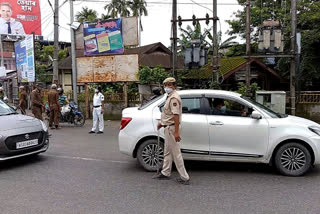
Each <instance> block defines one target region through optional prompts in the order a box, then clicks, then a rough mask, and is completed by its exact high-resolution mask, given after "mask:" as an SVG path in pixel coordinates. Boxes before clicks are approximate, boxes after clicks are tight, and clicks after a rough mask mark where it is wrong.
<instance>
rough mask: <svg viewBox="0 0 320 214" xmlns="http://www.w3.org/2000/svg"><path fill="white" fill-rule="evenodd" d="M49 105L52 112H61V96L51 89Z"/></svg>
mask: <svg viewBox="0 0 320 214" xmlns="http://www.w3.org/2000/svg"><path fill="white" fill-rule="evenodd" d="M48 104H49V108H50V109H51V110H59V109H60V103H59V94H58V92H57V90H55V89H50V91H49V93H48Z"/></svg>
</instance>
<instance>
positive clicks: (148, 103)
mask: <svg viewBox="0 0 320 214" xmlns="http://www.w3.org/2000/svg"><path fill="white" fill-rule="evenodd" d="M163 96H164V95H160V96H158V97H155V98H154V99H151V100H149V101H148V102H146V103H144V104H142V105H141V106H140V107H139V110H142V109H145V108H147V107H148V106H150V105H152V104H153V103H155V102H156V101H158V100H160V99H161V98H162V97H163Z"/></svg>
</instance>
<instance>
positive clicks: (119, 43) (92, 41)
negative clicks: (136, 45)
mask: <svg viewBox="0 0 320 214" xmlns="http://www.w3.org/2000/svg"><path fill="white" fill-rule="evenodd" d="M83 39H84V55H86V56H95V55H110V54H123V52H124V47H123V40H122V20H121V18H120V19H110V20H105V21H97V22H84V23H83Z"/></svg>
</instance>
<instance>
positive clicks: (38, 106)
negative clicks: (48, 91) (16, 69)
mask: <svg viewBox="0 0 320 214" xmlns="http://www.w3.org/2000/svg"><path fill="white" fill-rule="evenodd" d="M30 100H31V111H32V114H33V115H34V117H35V118H37V119H39V120H43V117H42V113H43V112H44V105H43V101H42V97H41V87H40V85H38V84H37V85H34V86H33V90H32V92H31V94H30Z"/></svg>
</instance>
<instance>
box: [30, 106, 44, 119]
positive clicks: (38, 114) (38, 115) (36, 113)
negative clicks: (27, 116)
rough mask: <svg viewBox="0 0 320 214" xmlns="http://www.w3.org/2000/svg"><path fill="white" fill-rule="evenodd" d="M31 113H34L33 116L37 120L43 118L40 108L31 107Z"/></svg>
mask: <svg viewBox="0 0 320 214" xmlns="http://www.w3.org/2000/svg"><path fill="white" fill-rule="evenodd" d="M32 114H33V115H34V117H35V118H37V119H39V120H43V118H42V110H41V108H35V107H33V108H32Z"/></svg>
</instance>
